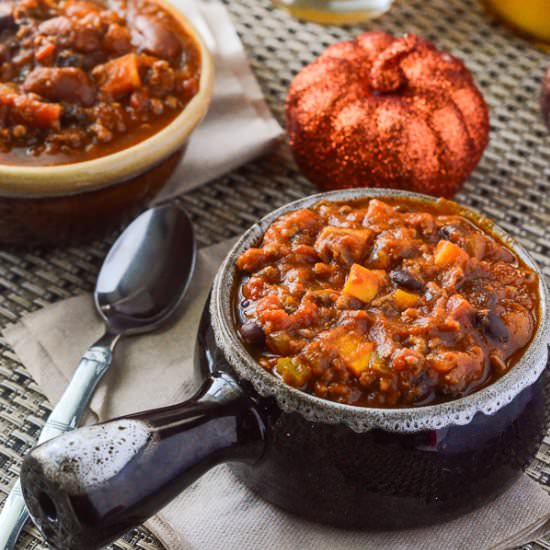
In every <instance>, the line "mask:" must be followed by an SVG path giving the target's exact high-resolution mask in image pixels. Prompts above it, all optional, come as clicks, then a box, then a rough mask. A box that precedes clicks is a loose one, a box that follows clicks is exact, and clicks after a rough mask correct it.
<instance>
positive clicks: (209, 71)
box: [0, 0, 214, 198]
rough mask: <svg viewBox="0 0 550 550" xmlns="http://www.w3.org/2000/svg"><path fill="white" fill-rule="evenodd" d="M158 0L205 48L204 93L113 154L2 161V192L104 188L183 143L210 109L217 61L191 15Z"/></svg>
mask: <svg viewBox="0 0 550 550" xmlns="http://www.w3.org/2000/svg"><path fill="white" fill-rule="evenodd" d="M155 2H157V3H158V4H159V5H160V6H162V7H163V8H164V9H165V10H166V11H167V12H169V13H170V14H171V15H172V16H173V17H174V18H175V19H176V20H177V21H178V22H179V23H180V24H181V26H182V27H183V28H184V29H185V31H186V32H187V33H188V34H189V36H191V38H192V39H193V41H194V42H195V44H196V45H197V47H198V49H199V52H200V56H201V77H200V81H199V91H198V93H197V94H196V95H195V96H194V97H193V99H191V101H190V102H189V103H188V104H187V105H186V106H185V108H184V109H183V111H182V112H181V113H180V114H179V115H178V116H177V117H176V118H175V119H174V120H173V121H172V122H171V123H170V124H168V125H167V126H166V127H165V128H163V129H162V130H161V131H160V132H157V133H156V134H154V135H152V136H151V137H149V138H147V139H146V140H144V141H142V142H140V143H138V144H136V145H133V146H132V147H128V148H127V149H123V150H122V151H118V152H116V153H113V154H111V155H107V156H104V157H100V158H97V159H94V160H89V161H84V162H76V163H73V164H62V165H57V166H24V165H9V164H1V163H0V197H29V198H36V197H48V196H55V195H67V194H75V193H82V192H85V191H92V190H96V189H101V188H103V187H108V186H110V185H115V184H117V183H119V182H123V181H125V180H128V179H130V178H132V177H135V176H138V175H140V174H142V173H144V172H146V171H147V169H149V168H152V167H153V166H155V165H157V164H159V163H160V162H162V161H163V160H164V159H166V158H167V157H169V156H170V155H171V154H173V153H175V152H176V151H177V150H178V149H181V148H182V147H183V145H184V143H185V141H186V140H187V138H188V137H189V135H190V134H191V132H192V131H193V130H194V129H195V127H196V126H197V125H198V124H199V122H200V121H201V120H202V118H203V117H204V115H205V114H206V111H207V109H208V105H209V103H210V99H211V97H212V88H213V83H214V62H213V60H212V56H211V54H210V52H209V51H208V48H207V47H206V44H205V43H204V41H203V39H202V38H201V36H200V35H199V33H198V32H197V31H196V30H195V28H194V27H193V25H192V24H191V23H190V21H189V20H188V18H187V17H186V16H185V15H184V14H183V13H182V12H181V11H179V10H178V9H177V8H176V7H175V6H173V5H172V4H170V3H169V2H167V1H166V0H155Z"/></svg>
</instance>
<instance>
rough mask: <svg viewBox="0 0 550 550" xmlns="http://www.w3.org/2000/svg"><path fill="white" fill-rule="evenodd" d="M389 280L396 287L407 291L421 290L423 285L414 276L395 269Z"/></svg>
mask: <svg viewBox="0 0 550 550" xmlns="http://www.w3.org/2000/svg"><path fill="white" fill-rule="evenodd" d="M390 279H391V280H392V281H393V282H394V283H395V284H396V285H398V286H401V287H403V288H406V289H408V290H417V291H419V290H422V289H423V288H424V284H423V283H422V281H419V280H418V279H417V278H416V277H415V276H414V275H412V274H411V273H409V272H408V271H405V270H404V269H396V270H394V271H392V272H391V273H390Z"/></svg>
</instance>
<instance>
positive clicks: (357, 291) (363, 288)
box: [343, 264, 386, 304]
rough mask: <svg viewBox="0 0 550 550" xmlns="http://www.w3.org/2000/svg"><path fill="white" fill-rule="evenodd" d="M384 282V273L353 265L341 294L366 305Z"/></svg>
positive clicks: (379, 270)
mask: <svg viewBox="0 0 550 550" xmlns="http://www.w3.org/2000/svg"><path fill="white" fill-rule="evenodd" d="M385 282H386V272H385V271H383V270H381V269H367V268H366V267H363V266H362V265H359V264H353V265H352V266H351V269H350V272H349V275H348V279H347V281H346V284H345V285H344V290H343V292H344V294H347V295H348V296H353V297H354V298H357V299H358V300H361V301H362V302H365V303H367V304H368V303H369V302H370V301H371V300H372V299H373V298H374V297H375V296H376V295H377V294H378V291H379V290H380V288H381V287H382V286H383V285H384V283H385Z"/></svg>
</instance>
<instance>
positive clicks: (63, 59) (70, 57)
mask: <svg viewBox="0 0 550 550" xmlns="http://www.w3.org/2000/svg"><path fill="white" fill-rule="evenodd" d="M84 65H85V60H84V56H83V55H81V54H79V53H68V52H64V53H62V54H60V55H59V56H58V57H57V66H58V67H76V68H77V69H82V68H84Z"/></svg>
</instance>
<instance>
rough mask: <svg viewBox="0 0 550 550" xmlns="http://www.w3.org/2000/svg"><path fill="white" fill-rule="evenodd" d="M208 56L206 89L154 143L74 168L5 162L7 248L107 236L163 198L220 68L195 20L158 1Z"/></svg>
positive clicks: (3, 230) (0, 239)
mask: <svg viewBox="0 0 550 550" xmlns="http://www.w3.org/2000/svg"><path fill="white" fill-rule="evenodd" d="M155 2H157V3H158V4H159V5H160V6H161V7H162V8H163V9H164V10H165V11H167V12H168V13H169V14H170V15H172V16H173V17H174V19H175V20H176V21H177V22H178V24H179V25H180V26H181V27H182V28H183V29H184V31H185V32H186V33H187V34H188V35H189V36H190V37H191V39H192V40H193V42H194V43H195V44H196V46H197V49H198V51H199V53H200V59H201V62H200V71H201V73H200V81H199V90H198V92H197V94H196V95H195V96H194V97H193V98H192V99H191V101H190V102H189V103H188V104H187V105H186V106H185V108H184V109H183V110H182V111H181V113H180V114H179V115H178V116H177V117H176V118H175V119H174V120H173V121H172V122H170V123H169V124H168V125H167V126H165V127H164V128H162V129H161V130H160V131H158V132H156V133H155V134H153V135H152V136H150V137H149V138H147V139H145V140H143V141H141V142H139V143H137V144H135V145H132V146H131V147H128V148H125V149H122V150H120V151H118V152H115V153H113V154H110V155H106V156H102V157H99V158H95V159H93V160H87V161H83V162H75V163H68V164H60V165H52V166H31V165H25V164H19V165H13V164H0V214H1V216H0V219H1V221H0V243H6V244H17V245H31V246H32V245H36V244H46V245H54V244H60V243H66V242H74V241H80V240H85V239H89V238H91V237H94V236H100V235H102V234H105V233H107V232H108V231H110V230H112V229H113V228H114V227H116V226H117V225H119V224H120V223H122V222H123V221H125V220H127V219H129V217H130V216H131V215H133V214H135V213H136V212H137V211H138V210H140V209H141V208H143V207H145V206H146V205H147V203H148V202H149V201H150V200H151V199H152V198H153V197H154V196H155V195H157V194H158V192H159V191H160V190H161V189H162V187H163V186H164V184H165V183H166V182H167V180H168V178H169V177H170V176H171V175H172V173H173V172H174V170H175V168H176V167H177V165H178V162H179V161H180V160H181V158H182V156H183V154H184V153H185V148H186V144H187V141H188V138H189V136H190V135H191V133H192V132H193V130H194V129H195V128H196V127H197V125H198V124H199V123H200V121H201V120H202V118H203V117H204V115H205V114H206V111H207V109H208V106H209V103H210V100H211V96H212V87H213V80H214V63H213V60H212V56H211V54H210V52H209V51H208V48H207V47H206V45H205V43H204V41H203V39H202V38H201V36H200V35H199V34H198V32H197V31H196V30H195V28H194V27H193V25H192V24H191V22H190V21H189V20H188V18H187V17H186V16H185V15H184V14H183V13H181V12H180V11H179V10H178V9H176V8H175V7H174V6H173V5H172V4H170V2H168V1H166V0H155Z"/></svg>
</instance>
